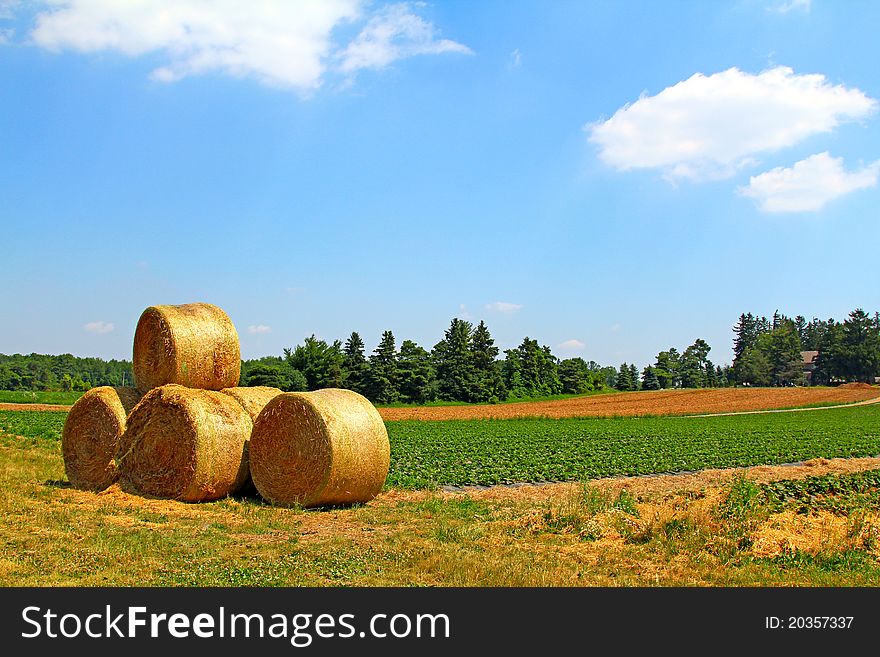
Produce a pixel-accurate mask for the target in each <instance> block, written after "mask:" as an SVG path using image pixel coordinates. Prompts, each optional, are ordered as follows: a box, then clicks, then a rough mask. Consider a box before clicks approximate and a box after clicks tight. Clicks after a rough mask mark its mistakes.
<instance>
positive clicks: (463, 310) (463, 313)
mask: <svg viewBox="0 0 880 657" xmlns="http://www.w3.org/2000/svg"><path fill="white" fill-rule="evenodd" d="M458 318H459V319H463V320H465V321H467V320H469V319H473V318H474V316H473V315H471V314H470V313H469V312H468V309H467V306H466V305H464V304H463V303H460V304H458Z"/></svg>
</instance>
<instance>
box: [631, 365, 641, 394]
mask: <svg viewBox="0 0 880 657" xmlns="http://www.w3.org/2000/svg"><path fill="white" fill-rule="evenodd" d="M629 380H630V381H631V382H632V388H631V390H638V389H639V387H640V382H639V369H638V368H637V367H636V366H635V365H634V364H631V365H630V366H629Z"/></svg>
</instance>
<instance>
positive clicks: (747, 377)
mask: <svg viewBox="0 0 880 657" xmlns="http://www.w3.org/2000/svg"><path fill="white" fill-rule="evenodd" d="M734 371H735V376H736V381H737V382H738V383H744V384H748V385H752V386H769V385H770V383H771V381H772V374H771V371H772V367H771V365H770V359H768V358H767V356H766V355H765V354H764V352H763V351H762V350H761V349H759V348H758V347H757V346H755V347H749V348H748V349H746V350H745V351H744V352H743V353H742V354H741V355H740V357H739V358H738V359H737V361H736V364H735V366H734Z"/></svg>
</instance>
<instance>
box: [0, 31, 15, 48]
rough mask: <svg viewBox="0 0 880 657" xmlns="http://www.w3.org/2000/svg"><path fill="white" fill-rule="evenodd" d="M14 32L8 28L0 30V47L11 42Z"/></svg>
mask: <svg viewBox="0 0 880 657" xmlns="http://www.w3.org/2000/svg"><path fill="white" fill-rule="evenodd" d="M14 34H15V30H13V29H12V28H9V27H5V28H0V45H3V44H5V43H9V42H10V41H11V40H12V37H13V35H14Z"/></svg>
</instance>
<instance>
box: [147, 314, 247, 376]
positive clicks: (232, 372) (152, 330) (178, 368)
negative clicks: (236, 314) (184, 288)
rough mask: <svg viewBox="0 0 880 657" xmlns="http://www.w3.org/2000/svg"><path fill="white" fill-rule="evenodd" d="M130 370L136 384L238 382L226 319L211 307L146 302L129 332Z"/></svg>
mask: <svg viewBox="0 0 880 657" xmlns="http://www.w3.org/2000/svg"><path fill="white" fill-rule="evenodd" d="M132 370H133V371H134V380H135V384H136V385H137V387H138V389H139V390H141V391H142V392H147V391H148V390H152V389H153V388H157V387H159V386H162V385H165V384H168V383H178V384H180V385H184V386H187V387H190V388H201V389H203V390H221V389H223V388H231V387H232V386H236V385H238V378H239V375H240V374H241V350H240V346H239V342H238V333H236V331H235V326H233V324H232V321H231V320H230V319H229V317H228V316H227V315H226V313H225V312H223V311H222V310H221V309H220V308H218V307H217V306H213V305H211V304H209V303H188V304H184V305H181V306H150V307H149V308H147V309H146V310H144V312H143V313H142V314H141V317H140V319H139V320H138V324H137V328H136V329H135V333H134V355H133V358H132Z"/></svg>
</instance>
